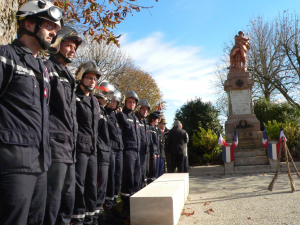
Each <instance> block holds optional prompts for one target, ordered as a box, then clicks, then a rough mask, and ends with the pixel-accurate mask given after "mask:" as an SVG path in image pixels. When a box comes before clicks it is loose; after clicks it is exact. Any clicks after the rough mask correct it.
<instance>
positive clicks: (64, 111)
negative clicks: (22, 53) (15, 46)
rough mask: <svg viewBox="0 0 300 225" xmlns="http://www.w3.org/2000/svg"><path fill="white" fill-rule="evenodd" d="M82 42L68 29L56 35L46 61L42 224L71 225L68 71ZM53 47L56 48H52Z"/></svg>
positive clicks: (72, 117)
mask: <svg viewBox="0 0 300 225" xmlns="http://www.w3.org/2000/svg"><path fill="white" fill-rule="evenodd" d="M82 42H83V40H82V38H81V37H80V36H79V35H78V33H77V32H76V31H75V30H74V29H72V28H71V27H67V26H65V27H63V28H62V29H61V30H59V31H58V32H57V36H56V41H55V43H54V44H53V46H52V49H54V50H56V49H59V52H54V53H52V52H51V53H52V54H51V56H50V58H49V60H47V61H46V62H45V65H46V66H47V68H48V72H49V75H50V84H51V99H50V117H49V119H50V124H49V126H50V129H49V131H50V145H51V153H52V164H51V166H50V168H49V171H48V174H47V175H48V188H47V202H46V212H45V221H44V223H45V224H70V221H71V216H72V214H73V207H74V201H75V159H76V158H75V157H76V156H75V141H76V138H77V130H78V127H77V121H76V101H75V98H76V95H75V79H74V77H73V75H72V74H71V73H70V71H69V70H68V68H67V65H68V64H69V63H71V62H72V60H73V58H74V57H75V52H76V50H77V48H78V47H79V46H80V45H81V44H82ZM54 46H55V48H54Z"/></svg>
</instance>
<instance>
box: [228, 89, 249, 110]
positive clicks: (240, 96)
mask: <svg viewBox="0 0 300 225" xmlns="http://www.w3.org/2000/svg"><path fill="white" fill-rule="evenodd" d="M230 100H231V105H232V113H233V115H239V114H251V108H250V104H251V96H250V90H231V91H230Z"/></svg>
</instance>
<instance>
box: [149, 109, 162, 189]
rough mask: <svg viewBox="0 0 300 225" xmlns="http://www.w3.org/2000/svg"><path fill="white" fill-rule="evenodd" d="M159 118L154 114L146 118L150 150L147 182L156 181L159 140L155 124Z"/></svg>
mask: <svg viewBox="0 0 300 225" xmlns="http://www.w3.org/2000/svg"><path fill="white" fill-rule="evenodd" d="M159 119H160V116H159V115H158V114H156V113H150V115H149V117H148V123H149V133H150V134H149V137H150V141H149V142H150V143H149V150H150V169H149V179H148V182H150V183H151V182H152V181H154V180H155V179H156V175H157V160H158V157H159V139H158V128H157V124H158V121H159Z"/></svg>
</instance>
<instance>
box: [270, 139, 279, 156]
mask: <svg viewBox="0 0 300 225" xmlns="http://www.w3.org/2000/svg"><path fill="white" fill-rule="evenodd" d="M268 155H269V158H270V159H278V155H279V149H278V148H277V144H271V143H270V144H269V146H268Z"/></svg>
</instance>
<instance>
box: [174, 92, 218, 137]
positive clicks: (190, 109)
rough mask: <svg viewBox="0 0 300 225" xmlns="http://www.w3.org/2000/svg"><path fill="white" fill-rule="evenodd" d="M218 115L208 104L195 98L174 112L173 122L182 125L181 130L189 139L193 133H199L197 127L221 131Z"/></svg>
mask: <svg viewBox="0 0 300 225" xmlns="http://www.w3.org/2000/svg"><path fill="white" fill-rule="evenodd" d="M218 115H219V112H218V111H217V110H216V109H215V107H214V106H213V105H212V104H211V103H210V102H203V101H202V100H201V98H195V99H194V100H191V101H188V102H187V103H186V104H184V105H183V106H182V107H181V108H180V109H178V110H177V111H176V113H175V120H179V121H180V122H181V123H182V126H183V129H185V130H186V131H187V133H188V134H189V136H190V137H191V136H192V134H193V132H195V131H199V127H202V128H204V129H206V130H207V129H211V130H213V131H215V132H217V131H218V130H221V128H222V127H221V124H220V122H219V119H218Z"/></svg>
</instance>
